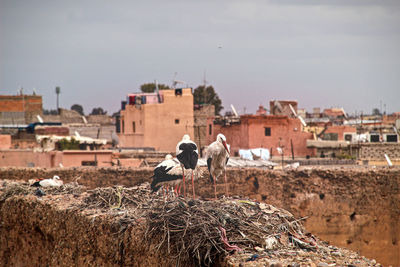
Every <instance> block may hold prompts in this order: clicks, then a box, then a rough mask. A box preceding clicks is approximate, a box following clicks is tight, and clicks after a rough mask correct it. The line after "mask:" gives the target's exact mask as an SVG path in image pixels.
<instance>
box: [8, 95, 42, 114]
mask: <svg viewBox="0 0 400 267" xmlns="http://www.w3.org/2000/svg"><path fill="white" fill-rule="evenodd" d="M24 111H26V112H34V111H37V112H42V97H41V96H36V95H35V96H34V95H24V96H21V95H17V96H9V95H2V96H0V112H24Z"/></svg>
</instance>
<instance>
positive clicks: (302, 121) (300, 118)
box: [297, 116, 307, 127]
mask: <svg viewBox="0 0 400 267" xmlns="http://www.w3.org/2000/svg"><path fill="white" fill-rule="evenodd" d="M297 118H299V120H300V122H301V124H303V126H304V127H306V126H307V123H306V122H305V121H304V120H303V118H302V117H301V116H297Z"/></svg>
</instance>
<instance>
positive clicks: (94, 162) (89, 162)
mask: <svg viewBox="0 0 400 267" xmlns="http://www.w3.org/2000/svg"><path fill="white" fill-rule="evenodd" d="M81 164H82V166H96V161H89V160H83V161H82V163H81Z"/></svg>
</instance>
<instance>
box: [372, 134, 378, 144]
mask: <svg viewBox="0 0 400 267" xmlns="http://www.w3.org/2000/svg"><path fill="white" fill-rule="evenodd" d="M370 142H371V143H376V142H379V134H371V136H370Z"/></svg>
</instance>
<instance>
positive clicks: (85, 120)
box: [82, 116, 88, 124]
mask: <svg viewBox="0 0 400 267" xmlns="http://www.w3.org/2000/svg"><path fill="white" fill-rule="evenodd" d="M82 120H83V123H84V124H87V123H88V121H87V119H86V118H85V116H82Z"/></svg>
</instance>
